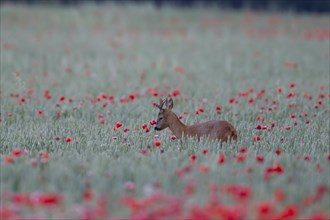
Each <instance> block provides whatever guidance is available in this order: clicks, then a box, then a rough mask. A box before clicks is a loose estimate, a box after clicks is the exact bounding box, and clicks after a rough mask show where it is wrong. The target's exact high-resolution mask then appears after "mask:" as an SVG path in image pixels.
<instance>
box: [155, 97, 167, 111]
mask: <svg viewBox="0 0 330 220" xmlns="http://www.w3.org/2000/svg"><path fill="white" fill-rule="evenodd" d="M165 102H166V100H165V99H160V100H159V104H155V106H156V107H157V108H159V109H160V110H161V109H163V106H164V104H165Z"/></svg>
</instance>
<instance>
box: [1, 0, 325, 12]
mask: <svg viewBox="0 0 330 220" xmlns="http://www.w3.org/2000/svg"><path fill="white" fill-rule="evenodd" d="M0 2H1V3H4V2H9V3H23V4H32V5H33V4H60V5H67V6H72V5H79V4H81V3H91V2H95V3H96V4H103V3H107V2H115V3H118V4H127V3H147V2H152V3H153V4H154V5H155V6H156V7H158V8H161V7H163V6H167V5H171V6H176V7H195V6H212V7H223V8H231V9H245V8H248V9H254V10H291V11H296V12H314V13H315V12H316V13H329V12H330V0H204V1H203V0H93V1H86V0H48V1H47V0H0Z"/></svg>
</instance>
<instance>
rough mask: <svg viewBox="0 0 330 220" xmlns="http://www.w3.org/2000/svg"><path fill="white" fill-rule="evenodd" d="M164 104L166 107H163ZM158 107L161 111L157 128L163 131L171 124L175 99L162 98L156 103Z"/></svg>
mask: <svg viewBox="0 0 330 220" xmlns="http://www.w3.org/2000/svg"><path fill="white" fill-rule="evenodd" d="M164 105H165V106H166V109H165V108H163V107H164ZM156 107H157V108H159V113H158V117H157V123H156V126H155V130H156V131H161V130H163V129H165V128H167V127H168V126H169V122H170V116H171V112H172V108H173V99H172V98H170V99H167V98H166V99H160V101H159V104H156Z"/></svg>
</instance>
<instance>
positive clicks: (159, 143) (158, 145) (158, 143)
mask: <svg viewBox="0 0 330 220" xmlns="http://www.w3.org/2000/svg"><path fill="white" fill-rule="evenodd" d="M161 144H162V143H161V142H160V141H158V140H157V141H154V145H155V146H156V147H160V145H161Z"/></svg>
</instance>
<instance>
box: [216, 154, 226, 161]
mask: <svg viewBox="0 0 330 220" xmlns="http://www.w3.org/2000/svg"><path fill="white" fill-rule="evenodd" d="M225 160H226V155H225V154H224V153H221V154H219V157H218V164H223V163H224V162H225Z"/></svg>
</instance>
